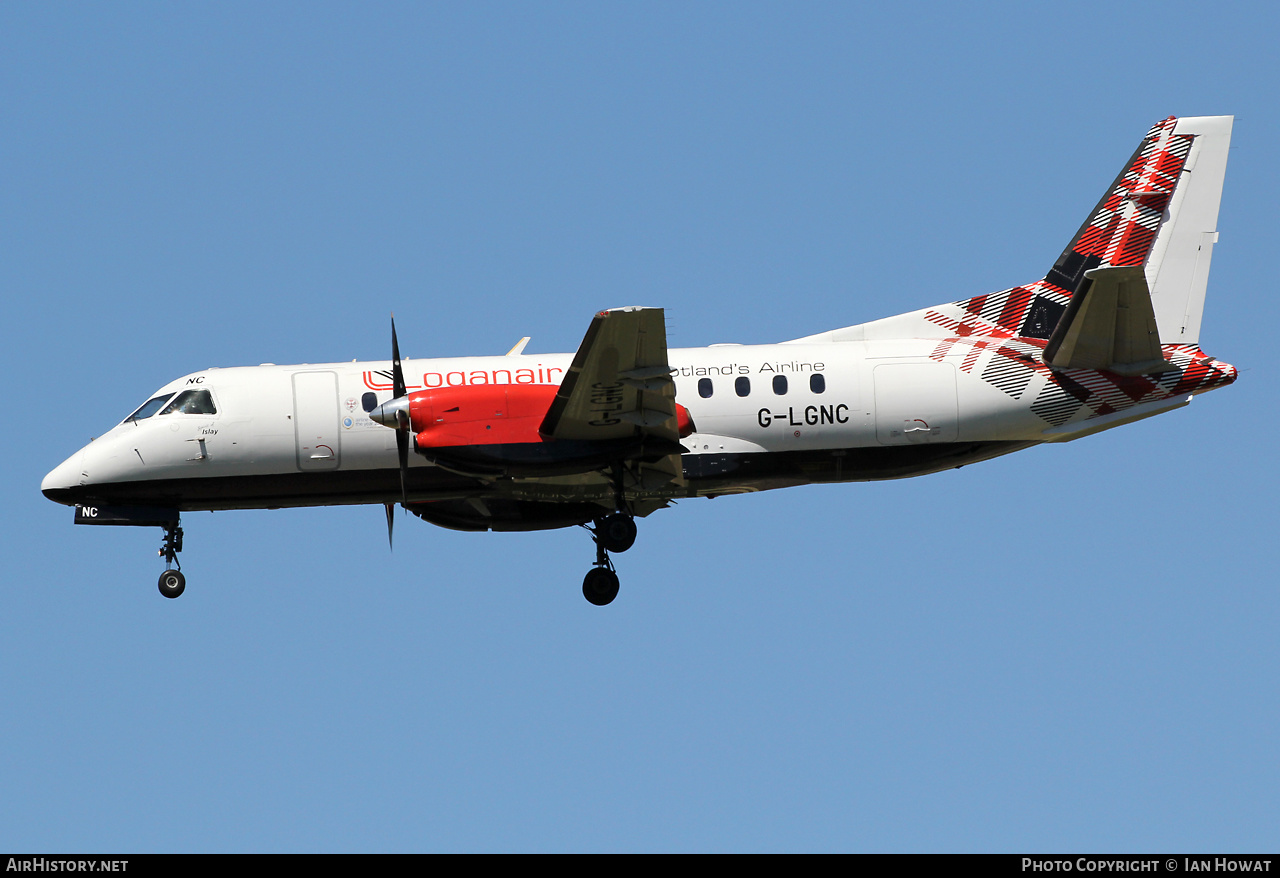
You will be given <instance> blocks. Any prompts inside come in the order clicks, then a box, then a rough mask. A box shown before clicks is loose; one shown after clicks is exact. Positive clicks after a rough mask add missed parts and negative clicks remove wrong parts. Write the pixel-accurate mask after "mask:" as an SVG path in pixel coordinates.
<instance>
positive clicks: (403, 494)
mask: <svg viewBox="0 0 1280 878" xmlns="http://www.w3.org/2000/svg"><path fill="white" fill-rule="evenodd" d="M391 392H392V393H394V394H395V397H394V398H395V399H402V398H403V397H404V396H405V395H406V394H407V393H408V390H407V389H406V387H405V385H404V369H403V368H402V367H401V365H400V342H399V341H397V340H396V315H394V314H392V315H391ZM396 454H397V455H398V456H399V459H400V502H401V503H408V502H409V488H408V481H409V408H408V406H401V407H399V408H397V409H396ZM389 536H390V534H388V537H389Z"/></svg>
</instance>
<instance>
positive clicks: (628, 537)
mask: <svg viewBox="0 0 1280 878" xmlns="http://www.w3.org/2000/svg"><path fill="white" fill-rule="evenodd" d="M590 530H591V538H592V539H593V540H595V543H596V563H595V566H593V567H592V568H591V569H590V570H588V571H587V575H586V577H584V578H583V580H582V596H583V597H585V598H586V599H587V600H588V601H590V602H591V603H593V604H595V605H596V606H597V607H603V606H604V605H605V604H608V603H611V602H612V601H613V599H614V598H616V597H617V596H618V573H617V571H615V570H614V569H613V562H612V561H611V560H609V553H610V552H625V551H626V550H627V549H630V548H631V547H632V545H634V544H635V541H636V522H635V519H634V518H632V517H631V516H630V515H627V514H625V513H622V512H619V513H617V514H615V515H610V516H608V517H607V518H597V519H596V521H595V527H594V528H590Z"/></svg>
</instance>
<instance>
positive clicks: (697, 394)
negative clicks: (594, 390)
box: [43, 339, 1168, 510]
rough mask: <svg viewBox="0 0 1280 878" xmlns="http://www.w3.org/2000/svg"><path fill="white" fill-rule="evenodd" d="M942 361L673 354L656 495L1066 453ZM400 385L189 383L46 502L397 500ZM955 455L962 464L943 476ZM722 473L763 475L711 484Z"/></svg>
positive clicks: (555, 360) (361, 369) (863, 347)
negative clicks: (680, 430) (680, 415)
mask: <svg viewBox="0 0 1280 878" xmlns="http://www.w3.org/2000/svg"><path fill="white" fill-rule="evenodd" d="M936 348H937V341H936V340H930V339H908V340H894V341H877V340H872V341H861V342H840V343H831V344H796V343H788V344H776V345H751V346H748V345H717V346H713V347H707V348H687V349H674V350H671V351H670V352H669V361H670V365H671V368H672V375H673V378H674V380H675V384H676V400H677V401H678V402H679V403H680V404H682V405H684V406H685V407H686V408H687V409H688V410H689V412H690V414H691V415H692V417H693V420H694V423H695V425H696V432H695V433H694V434H693V435H691V436H688V437H687V438H686V439H685V440H684V441H683V444H684V446H685V448H686V449H687V450H688V452H687V454H685V455H684V460H685V466H686V471H687V472H689V474H690V479H689V482H688V485H687V486H674V485H673V486H670V487H667V488H664V489H662V490H659V491H657V492H654V493H655V495H656V496H666V497H674V496H696V495H699V494H716V493H727V492H733V491H743V490H757V489H760V488H765V487H774V486H780V485H781V484H798V483H803V482H804V481H829V480H851V479H868V478H882V477H889V478H892V477H899V476H904V475H914V474H918V473H921V472H929V471H934V470H936V469H940V468H945V467H946V466H953V465H959V463H965V462H968V460H969V459H982V458H983V457H990V456H994V454H998V453H1004V452H1005V451H1012V450H1016V449H1017V448H1020V447H1024V446H1025V444H1028V443H1034V442H1040V441H1046V440H1049V439H1052V438H1055V437H1051V436H1047V435H1046V434H1045V426H1046V425H1045V423H1044V421H1043V420H1041V419H1040V418H1038V417H1036V416H1035V415H1034V414H1033V413H1032V412H1031V411H1030V410H1029V409H1028V407H1027V405H1026V404H1025V403H1018V402H1017V401H1015V400H1013V399H1011V398H1010V397H1009V396H1008V395H1006V394H1005V393H1002V392H1001V391H1000V390H999V389H997V388H995V387H993V386H992V385H991V384H990V383H987V382H984V381H981V380H978V379H977V378H976V377H975V376H974V375H972V374H968V373H966V372H965V371H963V370H962V369H961V368H959V367H960V364H961V361H962V359H963V357H964V356H965V355H966V354H967V352H968V349H967V348H964V347H956V348H954V349H953V350H952V351H949V352H946V353H944V354H942V355H939V354H938V352H937V350H936ZM571 360H572V355H570V354H550V355H544V356H506V357H465V358H450V359H433V360H407V361H405V362H404V372H405V376H406V383H407V384H408V390H409V392H410V393H413V392H414V391H415V390H420V389H430V388H435V387H442V386H464V385H481V384H546V385H558V384H559V383H560V381H561V379H562V377H563V376H564V374H565V370H566V369H567V368H568V367H569V365H570V362H571ZM390 369H391V364H390V363H388V362H366V363H359V362H352V363H327V364H317V365H310V364H307V365H296V366H276V365H263V366H255V367H236V368H226V369H208V370H205V371H202V372H196V373H193V374H190V375H186V376H183V377H182V378H179V379H178V380H176V381H173V382H171V383H169V384H167V385H165V386H164V387H162V388H161V389H160V390H159V391H157V393H156V394H155V396H157V397H161V396H165V395H168V394H174V393H178V392H180V391H183V390H189V389H193V388H199V389H203V390H207V391H208V392H209V393H210V394H211V396H212V400H213V403H214V406H215V408H216V413H213V414H184V413H181V412H172V413H168V414H155V415H152V416H150V417H146V418H142V419H136V420H126V421H125V422H123V423H121V424H119V425H118V426H116V427H115V428H113V429H112V430H110V431H109V432H108V433H106V434H105V435H103V436H101V437H98V438H97V439H96V440H94V441H93V442H91V443H90V444H89V445H87V446H85V448H83V449H81V450H80V451H79V452H77V453H76V454H74V455H73V456H72V457H71V458H69V459H68V460H67V461H66V462H65V463H63V464H62V465H61V466H60V467H58V468H57V469H55V470H54V471H53V472H52V473H50V474H49V476H48V478H46V480H45V483H44V485H43V487H44V489H45V491H46V493H47V494H49V495H50V496H51V497H54V499H61V500H62V501H63V502H85V501H94V502H127V503H153V504H162V505H174V506H176V507H177V508H180V509H184V510H187V509H234V508H260V507H278V506H298V505H317V504H339V503H373V502H390V501H394V500H396V499H398V497H397V496H396V495H397V494H398V481H396V480H395V479H393V478H392V476H393V475H394V474H395V473H396V466H397V464H396V451H395V447H396V443H395V431H393V430H390V429H387V428H386V427H383V426H381V425H380V424H377V423H375V422H373V421H372V420H370V418H369V417H368V414H367V411H368V410H370V409H371V408H372V404H371V403H374V404H376V403H382V402H385V401H386V400H387V399H389V398H390V397H391V396H392V390H391V381H390V378H389V375H390ZM1165 407H1166V408H1167V407H1168V406H1165ZM944 447H946V448H948V449H955V450H957V451H958V452H959V454H960V457H961V458H964V459H958V463H948V461H950V460H951V456H950V452H945V453H944V452H943V451H942V449H943V448H944ZM979 447H983V450H981V451H979V450H977V449H978V448H979ZM892 449H897V452H896V453H895V452H894V451H892ZM859 450H864V451H865V452H867V454H868V455H870V456H867V455H859V454H858V453H857V452H858V451H859ZM832 454H834V455H835V459H834V460H828V458H830V457H831V455H832ZM850 455H853V457H854V459H853V460H850V459H847V458H849V456H850ZM975 455H976V456H975ZM775 456H777V458H778V460H779V461H781V460H792V461H799V462H802V463H803V462H806V461H807V462H808V463H809V464H810V466H809V470H810V472H809V473H808V474H807V475H803V474H799V473H797V472H790V471H788V472H782V471H781V470H778V468H777V467H776V466H772V465H769V464H768V461H769V459H770V458H772V457H775ZM700 458H705V459H702V460H700ZM841 458H845V459H841ZM713 459H714V460H732V461H734V462H741V461H743V460H747V461H752V462H753V463H752V466H749V467H746V468H745V469H743V468H742V467H738V466H733V467H728V466H726V467H722V468H721V469H723V470H724V472H716V471H715V470H716V467H715V466H714V465H711V464H712V460H713ZM940 461H941V463H939V462H940ZM762 462H764V463H763V464H762ZM815 462H817V463H816V464H815ZM708 466H710V469H708ZM815 466H816V468H815ZM824 466H825V468H826V469H829V470H831V471H830V472H826V471H824ZM411 469H412V470H413V471H414V474H415V478H414V480H413V482H412V484H411V492H410V497H409V499H410V500H411V501H412V500H430V499H433V498H435V497H442V496H447V497H455V496H462V495H469V494H471V493H473V491H472V490H471V488H470V487H469V486H467V485H463V484H460V482H459V476H458V475H457V474H452V473H448V474H446V473H441V474H440V476H441V478H440V479H424V478H423V477H422V476H424V475H425V472H423V473H422V474H421V475H419V471H427V470H433V469H436V467H434V466H433V465H432V464H430V463H428V462H426V461H425V460H421V459H419V458H418V456H417V455H413V456H412V459H411ZM792 469H793V468H792ZM730 471H733V472H738V476H737V477H736V478H735V477H733V476H731V475H729V472H730ZM375 474H378V475H377V477H376V478H375V477H374V475H375ZM713 476H714V477H713ZM779 479H782V482H780V483H779V482H778V480H779ZM516 481H517V482H519V481H520V480H516ZM524 481H525V482H526V483H528V484H526V485H525V487H524V488H521V487H520V486H519V485H518V484H513V485H505V486H504V485H491V486H490V488H491V489H492V490H495V491H499V492H501V491H506V492H507V493H508V494H509V495H511V496H528V497H535V496H538V497H545V496H551V495H549V494H547V491H548V487H547V484H546V483H547V482H549V481H550V482H554V481H556V480H554V479H553V480H546V479H544V480H524ZM532 481H537V482H538V484H537V485H536V486H535V485H533V484H531V482H532ZM561 481H563V482H564V484H562V485H559V487H558V488H556V490H557V491H559V493H557V494H555V496H556V497H561V496H564V491H570V492H571V493H575V494H576V495H577V496H580V497H584V498H585V497H587V496H595V494H593V491H595V492H596V493H607V492H608V484H607V480H605V479H603V478H598V479H596V478H578V479H565V480H561ZM593 482H595V483H598V484H596V487H595V488H592V487H591V484H592V483H593ZM775 483H776V484H775ZM59 491H61V492H62V493H58V492H59Z"/></svg>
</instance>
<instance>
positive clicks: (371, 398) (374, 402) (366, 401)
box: [360, 390, 378, 412]
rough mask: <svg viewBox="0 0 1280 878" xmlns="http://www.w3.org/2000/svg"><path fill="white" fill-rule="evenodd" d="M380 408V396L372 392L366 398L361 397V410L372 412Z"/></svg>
mask: <svg viewBox="0 0 1280 878" xmlns="http://www.w3.org/2000/svg"><path fill="white" fill-rule="evenodd" d="M377 407H378V394H376V393H374V392H373V391H372V390H370V391H369V392H368V393H366V394H365V395H364V396H362V397H360V408H362V409H364V410H365V411H366V412H371V411H373V410H374V409H376V408H377Z"/></svg>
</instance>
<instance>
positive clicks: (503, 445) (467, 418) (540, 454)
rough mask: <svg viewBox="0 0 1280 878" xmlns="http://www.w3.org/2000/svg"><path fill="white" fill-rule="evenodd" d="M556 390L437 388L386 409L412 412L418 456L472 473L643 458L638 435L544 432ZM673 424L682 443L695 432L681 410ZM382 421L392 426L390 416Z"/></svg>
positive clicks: (566, 469)
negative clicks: (580, 437) (568, 436)
mask: <svg viewBox="0 0 1280 878" xmlns="http://www.w3.org/2000/svg"><path fill="white" fill-rule="evenodd" d="M558 390H559V388H558V387H556V386H554V385H547V384H528V385H523V384H490V385H468V386H464V387H438V388H434V389H431V390H420V391H417V392H415V393H411V394H409V396H408V397H407V398H406V399H405V401H404V402H401V401H399V400H393V401H391V402H389V403H387V404H386V405H384V406H383V407H382V408H383V409H392V408H395V409H399V408H401V407H403V408H404V409H406V410H407V415H408V427H409V431H410V432H411V433H412V434H413V436H414V446H415V449H416V450H417V452H418V453H419V454H421V455H423V456H424V457H426V458H427V459H428V460H431V461H433V462H435V463H438V464H440V465H442V466H446V467H450V468H453V469H459V470H465V471H468V472H476V473H494V474H505V475H520V474H549V473H574V472H585V471H589V470H592V469H596V468H599V467H602V466H607V465H608V464H610V463H611V462H613V461H615V460H617V459H618V458H619V457H631V456H637V455H639V456H642V457H643V454H644V444H645V443H644V438H643V437H641V436H637V437H635V438H631V439H624V440H611V441H608V442H593V441H576V440H564V439H554V438H551V437H547V436H543V435H542V434H541V433H539V432H538V428H539V427H541V426H542V423H543V420H544V419H545V418H546V415H547V410H548V409H549V408H550V407H551V403H552V400H554V399H555V395H556V392H557V391H558ZM405 403H407V405H405ZM402 417H403V416H402ZM676 419H677V425H678V428H679V431H680V437H681V438H684V437H685V436H688V435H689V434H690V433H692V432H693V431H694V426H693V418H692V417H691V416H690V415H689V411H688V410H687V409H686V408H685V407H684V406H682V405H679V404H677V405H676ZM379 420H380V422H388V421H390V422H391V423H395V421H393V420H392V419H391V417H390V416H389V413H388V416H382V415H380V416H379ZM667 453H669V452H667Z"/></svg>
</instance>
